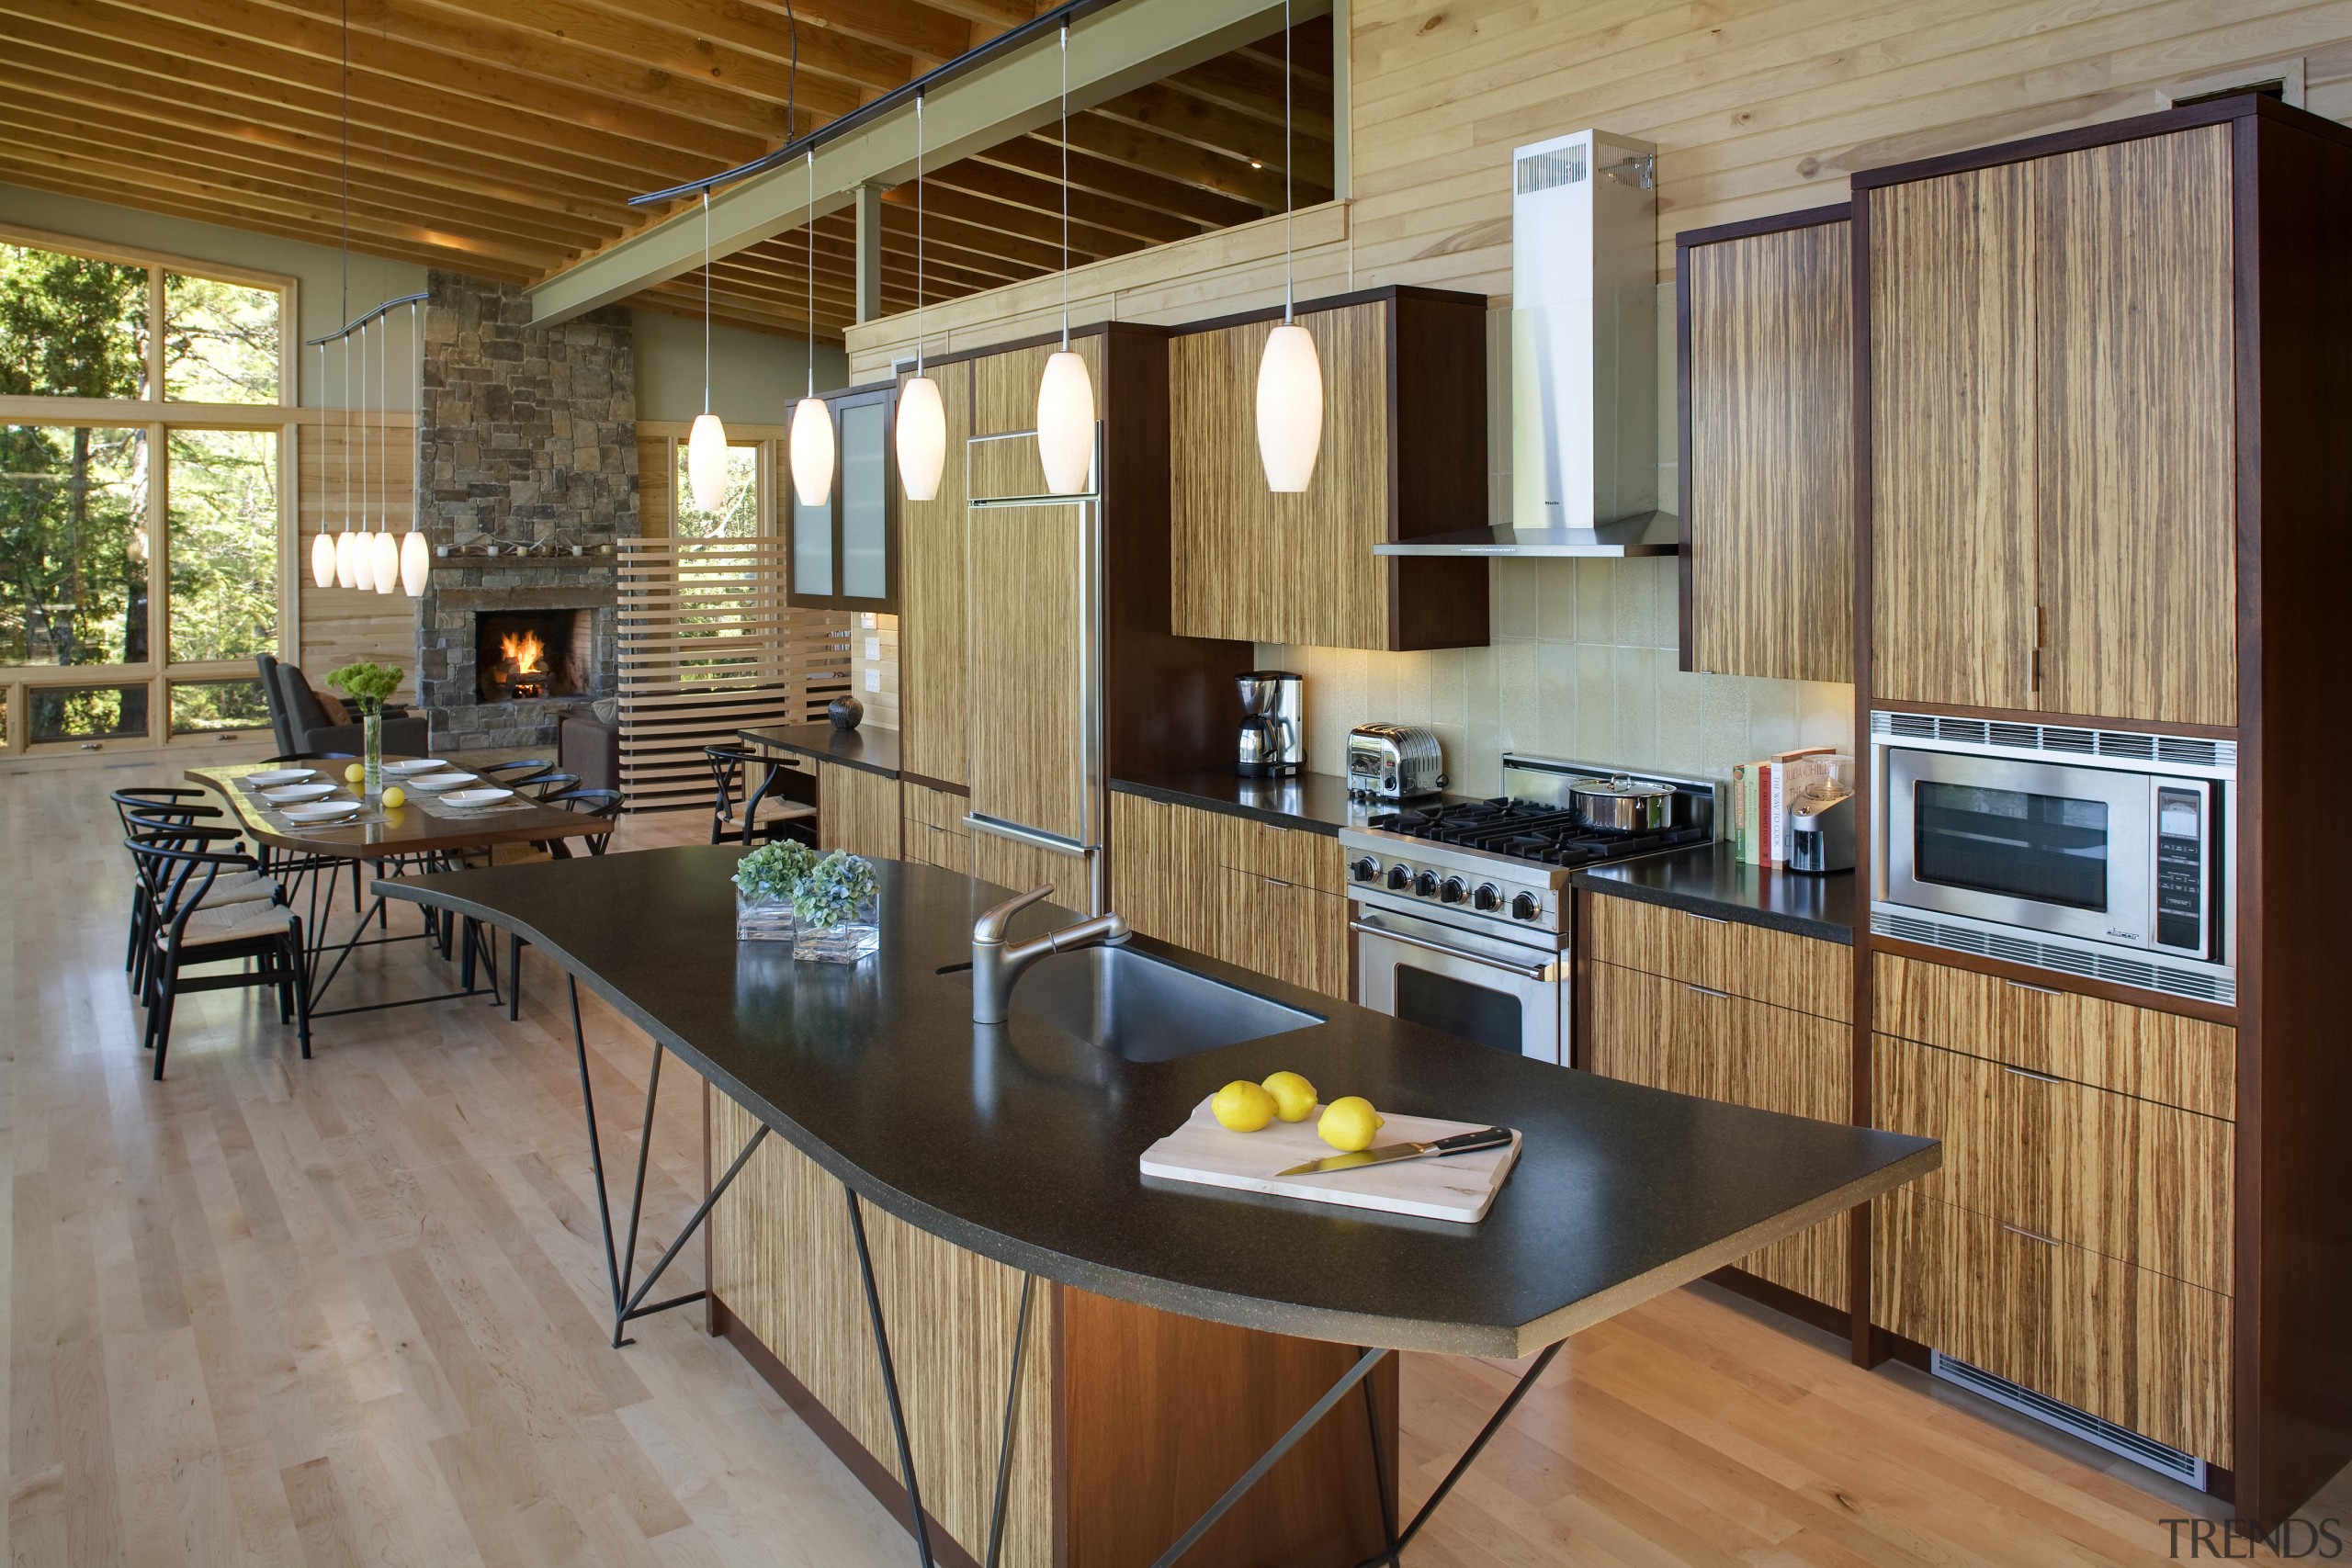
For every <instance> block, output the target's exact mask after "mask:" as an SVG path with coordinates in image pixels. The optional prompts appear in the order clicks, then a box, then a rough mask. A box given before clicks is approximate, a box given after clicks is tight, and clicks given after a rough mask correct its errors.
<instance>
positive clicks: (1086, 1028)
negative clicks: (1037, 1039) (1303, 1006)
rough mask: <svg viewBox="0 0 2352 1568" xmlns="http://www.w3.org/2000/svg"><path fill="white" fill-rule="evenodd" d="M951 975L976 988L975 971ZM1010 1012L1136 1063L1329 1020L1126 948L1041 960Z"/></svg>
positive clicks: (1027, 974) (1024, 979)
mask: <svg viewBox="0 0 2352 1568" xmlns="http://www.w3.org/2000/svg"><path fill="white" fill-rule="evenodd" d="M952 973H953V974H954V976H955V977H956V979H957V980H959V981H961V982H962V983H963V984H965V985H967V986H968V985H970V984H971V983H972V976H971V971H970V970H969V969H967V968H962V967H960V966H959V967H958V968H957V969H956V970H955V971H953V972H952ZM1012 1010H1013V1011H1014V1012H1017V1013H1020V1014H1022V1015H1023V1016H1024V1017H1027V1018H1034V1019H1035V1020H1036V1021H1038V1022H1040V1023H1043V1024H1046V1025H1047V1026H1049V1027H1051V1028H1054V1029H1058V1030H1060V1031H1061V1032H1063V1033H1064V1034H1070V1035H1075V1036H1077V1037H1078V1038H1079V1039H1080V1040H1083V1041H1085V1042H1087V1043H1089V1044H1091V1045H1096V1046H1100V1047H1101V1048H1102V1049H1103V1050H1105V1051H1108V1052H1110V1053H1112V1054H1113V1055H1117V1056H1123V1057H1125V1058H1126V1059H1127V1060H1128V1061H1130V1062H1172V1061H1174V1060H1175V1059H1176V1058H1177V1057H1179V1056H1190V1055H1193V1054H1194V1053H1196V1052H1200V1051H1214V1050H1216V1048H1217V1047H1218V1046H1220V1045H1238V1044H1239V1043H1241V1042H1242V1041H1244V1040H1261V1039H1263V1038H1265V1037H1266V1036H1267V1035H1269V1034H1282V1033H1284V1032H1288V1031H1290V1030H1294V1029H1305V1028H1306V1027H1307V1026H1308V1025H1309V1024H1315V1023H1320V1022H1322V1021H1323V1020H1322V1019H1321V1018H1319V1017H1318V1016H1317V1015H1316V1014H1314V1013H1311V1012H1304V1011H1301V1010H1299V1009H1297V1008H1294V1007H1284V1006H1283V1004H1282V1003H1280V1002H1270V1001H1268V1000H1267V999H1266V998H1263V997H1256V996H1252V995H1250V993H1249V992H1248V991H1244V990H1240V989H1238V988H1237V987H1232V986H1228V985H1226V984H1225V983H1223V982H1222V981H1218V980H1212V979H1210V978H1209V977H1208V976H1205V975H1195V974H1193V972H1192V971H1191V970H1189V969H1180V968H1178V967H1177V966H1176V965H1175V964H1168V963H1163V962H1162V961H1160V960H1159V959H1157V958H1153V957H1151V956H1149V955H1148V954H1146V953H1136V952H1133V951H1131V950H1129V949H1127V948H1125V947H1086V948H1080V949H1079V950H1078V951H1076V952H1074V953H1051V954H1049V955H1047V956H1046V957H1044V958H1041V959H1039V960H1037V961H1036V962H1035V964H1031V965H1030V966H1029V967H1028V969H1026V970H1025V971H1023V974H1022V976H1021V978H1020V980H1019V981H1018V982H1016V983H1015V984H1014V986H1013V987H1012Z"/></svg>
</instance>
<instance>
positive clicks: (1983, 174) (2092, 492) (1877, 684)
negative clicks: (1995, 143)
mask: <svg viewBox="0 0 2352 1568" xmlns="http://www.w3.org/2000/svg"><path fill="white" fill-rule="evenodd" d="M1853 184H1854V204H1853V225H1854V227H1853V246H1852V250H1853V257H1854V276H1855V290H1854V308H1855V318H1854V335H1855V345H1856V346H1855V357H1854V374H1855V385H1854V398H1855V403H1856V408H1857V416H1856V426H1855V428H1856V437H1857V441H1856V446H1857V450H1856V457H1855V472H1856V481H1857V482H1856V495H1855V502H1856V506H1857V512H1858V518H1857V525H1858V532H1859V542H1860V552H1859V558H1858V561H1857V566H1858V572H1857V584H1856V598H1855V606H1856V614H1855V625H1854V631H1855V644H1856V646H1855V675H1856V683H1857V707H1858V715H1857V718H1858V725H1859V726H1860V728H1862V730H1863V732H1864V733H1867V728H1868V725H1869V721H1870V715H1871V711H1872V710H1874V709H1875V710H1890V709H1892V710H1901V711H1905V712H1908V713H1913V714H1926V715H1936V716H1957V717H1958V718H1960V719H1962V720H1963V721H1973V720H1983V721H1985V722H1987V723H1991V724H1995V725H1998V724H2000V723H2003V722H2009V723H2028V724H2052V723H2054V724H2055V725H2056V726H2057V727H2058V728H2055V729H2052V730H2049V731H2044V732H2043V733H2045V734H2050V735H2056V736H2060V737H2062V738H2063V737H2068V736H2077V735H2079V736H2084V737H2093V736H2096V737H2098V738H2099V739H2096V740H2095V741H2094V742H2093V744H2094V745H2095V746H2097V747H2102V748H2103V747H2107V746H2109V744H2110V742H2109V740H2108V739H2105V738H2106V737H2109V736H2113V737H2116V738H2117V739H2116V741H2115V742H2114V744H2120V745H2129V744H2131V743H2132V738H2133V737H2134V736H2135V735H2147V734H2154V735H2159V736H2163V735H2169V736H2180V737H2189V738H2195V739H2197V740H2198V741H2199V743H2202V742H2203V741H2205V740H2211V741H2216V742H2223V743H2229V742H2233V743H2234V744H2235V747H2236V756H2237V779H2236V787H2235V795H2234V810H2235V812H2236V814H2237V824H2236V825H2237V841H2238V853H2239V865H2238V868H2237V874H2238V883H2237V898H2236V905H2235V908H2234V909H2233V910H2232V911H2229V912H2228V913H2229V915H2230V916H2231V917H2233V919H2234V922H2235V930H2236V933H2237V987H2236V1000H2235V1003H2234V1005H2231V1006H2223V1005H2218V1004H2215V1003H2211V1002H2198V1001H2190V1000H2185V999H2180V998H2170V997H2164V996H2159V995H2157V994H2155V993H2154V992H2150V991H2143V990H2139V989H2137V988H2134V987H2123V986H2120V985H2113V984H2103V983H2101V982H2098V981H2093V980H2086V979H2079V978H2076V977H2075V976H2064V975H2058V974H2054V973H2053V972H2052V971H2050V970H2047V969H2041V968H2028V967H2025V966H2023V965H2021V964H2012V963H2009V962H2007V961H2006V960H2004V959H2001V958H1998V957H1994V956H1990V955H1971V954H1962V953H1951V952H1946V951H1944V950H1942V949H1939V948H1932V947H1922V946H1918V945H1916V944H1913V943H1910V942H1901V941H1897V940H1895V939H1894V938H1892V937H1890V936H1884V935H1880V934H1876V933H1874V932H1871V931H1857V932H1856V933H1855V936H1856V953H1855V958H1856V963H1855V990H1856V998H1855V1000H1856V1007H1855V1010H1854V1030H1855V1061H1856V1064H1857V1069H1856V1078H1857V1081H1856V1089H1855V1100H1856V1111H1857V1113H1858V1115H1860V1116H1861V1117H1863V1118H1865V1119H1868V1120H1872V1121H1875V1122H1878V1123H1879V1124H1881V1125H1900V1126H1902V1127H1903V1128H1904V1129H1905V1130H1906V1131H1915V1132H1927V1133H1930V1134H1932V1135H1935V1136H1939V1137H1941V1138H1943V1139H1944V1140H1945V1147H1946V1156H1945V1169H1944V1171H1943V1173H1942V1174H1941V1175H1940V1176H1939V1178H1938V1179H1935V1180H1933V1181H1930V1182H1928V1183H1923V1184H1920V1185H1919V1186H1918V1187H1917V1188H1915V1189H1911V1190H1905V1192H1903V1193H1900V1194H1896V1195H1894V1197H1893V1198H1891V1199H1889V1200H1887V1201H1882V1202H1880V1203H1879V1204H1877V1205H1875V1207H1874V1210H1873V1212H1872V1213H1871V1219H1870V1224H1869V1225H1868V1226H1866V1227H1861V1228H1862V1229H1863V1230H1864V1232H1865V1233H1866V1235H1865V1239H1863V1240H1860V1241H1858V1243H1857V1248H1856V1255H1855V1256H1856V1270H1857V1278H1858V1280H1862V1279H1868V1280H1869V1281H1870V1284H1871V1307H1870V1314H1869V1322H1870V1324H1871V1325H1875V1333H1874V1334H1863V1333H1861V1331H1860V1326H1859V1325H1858V1338H1860V1339H1863V1340H1868V1341H1870V1342H1871V1343H1872V1344H1874V1345H1875V1346H1876V1347H1877V1348H1892V1349H1894V1350H1896V1351H1898V1352H1902V1353H1915V1352H1916V1351H1917V1350H1918V1349H1919V1348H1921V1347H1922V1346H1923V1345H1924V1344H1933V1345H1935V1346H1936V1347H1937V1348H1941V1349H1944V1350H1946V1351H1947V1352H1949V1353H1952V1354H1957V1355H1960V1356H1961V1357H1962V1359H1968V1360H1971V1361H1973V1362H1974V1363H1975V1364H1977V1365H1980V1366H1985V1367H1987V1368H1989V1369H1990V1370H1992V1371H1996V1372H1999V1373H2000V1374H2001V1375H2003V1376H2007V1377H2009V1378H2011V1379H2012V1380H2013V1381H2015V1382H2021V1383H2024V1384H2026V1385H2027V1386H2029V1387H2032V1388H2035V1389H2037V1390H2039V1391H2041V1392H2043V1393H2049V1394H2051V1395H2052V1396H2053V1397H2056V1398H2059V1399H2061V1400H2064V1401H2066V1402H2068V1403H2070V1404H2075V1405H2077V1406H2079V1407H2082V1408H2085V1409H2088V1410H2090V1411H2091V1412H2092V1413H2093V1414H2095V1415H2099V1416H2104V1417H2106V1418H2107V1419H2109V1420H2111V1421H2114V1422H2115V1423H2117V1424H2118V1425H2120V1426H2123V1427H2129V1428H2131V1429H2132V1430H2134V1431H2139V1432H2142V1433H2144V1434H2147V1435H2149V1436H2153V1437H2155V1438H2158V1439H2159V1440H2161V1441H2164V1442H2165V1443H2166V1444H2168V1445H2171V1446H2175V1447H2177V1448H2181V1449H2183V1450H2186V1451H2188V1452H2189V1453H2192V1454H2194V1455H2195V1456H2196V1457H2198V1458H2201V1459H2204V1460H2207V1461H2211V1464H2212V1465H2214V1466H2215V1467H2216V1468H2217V1469H2218V1470H2220V1471H2221V1472H2222V1474H2221V1475H2220V1476H2218V1477H2216V1478H2215V1479H2216V1483H2217V1484H2216V1490H2220V1491H2222V1492H2224V1493H2228V1494H2231V1495H2233V1496H2234V1499H2235V1502H2236V1506H2237V1511H2238V1513H2239V1515H2240V1516H2241V1517H2246V1518H2250V1519H2255V1520H2264V1521H2273V1520H2277V1519H2278V1518H2280V1517H2284V1516H2285V1515H2286V1514H2287V1513H2289V1512H2290V1511H2291V1510H2292V1509H2293V1508H2294V1507H2295V1506H2298V1505H2300V1504H2301V1503H2302V1502H2304V1501H2305V1500H2306V1499H2308V1498H2309V1497H2310V1496H2311V1495H2312V1493H2313V1491H2315V1490H2316V1489H2317V1487H2318V1486H2319V1485H2320V1484H2322V1483H2324V1482H2325V1481H2326V1480H2328V1479H2329V1478H2330V1477H2332V1476H2333V1475H2334V1474H2335V1472H2337V1471H2338V1470H2340V1469H2341V1468H2342V1467H2343V1466H2344V1464H2345V1463H2346V1461H2347V1460H2352V1314H2347V1313H2346V1310H2345V1304H2344V1303H2346V1301H2347V1300H2352V1196H2347V1195H2352V1137H2347V1136H2346V1134H2345V1132H2344V1129H2343V1127H2342V1126H2341V1125H2340V1122H2342V1121H2343V1119H2344V1118H2345V1117H2346V1114H2347V1112H2352V1039H2347V1037H2346V1020H2347V1019H2352V964H2346V961H2345V955H2344V953H2343V951H2342V946H2343V944H2342V941H2341V938H2340V936H2339V934H2338V933H2339V932H2340V931H2341V930H2342V927H2343V918H2342V911H2343V909H2344V908H2345V887H2346V882H2345V879H2344V877H2343V876H2342V874H2340V871H2339V870H2338V861H2337V857H2335V855H2334V854H2333V853H2331V852H2328V847H2327V845H2326V843H2325V839H2324V835H2325V834H2327V832H2328V829H2329V828H2330V826H2332V824H2333V821H2334V819H2335V816H2336V813H2335V810H2334V807H2335V796H2336V795H2339V794H2340V790H2341V786H2340V783H2339V781H2341V780H2342V779H2343V778H2345V777H2346V775H2347V771H2352V702H2347V700H2346V680H2345V678H2344V673H2343V671H2344V669H2345V665H2344V661H2343V659H2342V653H2341V637H2340V635H2339V633H2338V626H2340V624H2341V621H2342V619H2343V614H2344V613H2343V610H2342V606H2341V598H2342V585H2343V584H2345V583H2346V582H2347V581H2352V442H2347V441H2346V438H2345V435H2344V432H2345V431H2346V429H2347V427H2352V130H2346V129H2345V128H2344V127H2342V126H2339V125H2337V124H2335V122H2333V121H2329V120H2325V119H2322V118H2318V117H2317V116H2313V115H2310V114H2306V113H2304V112H2302V111H2301V110H2299V109H2294V108H2290V107H2285V106H2283V105H2280V104H2278V103H2276V102H2274V101H2271V100H2268V99H2265V98H2260V97H2256V96H2251V95H2249V96H2241V97H2235V98H2231V99H2225V100H2222V101H2219V102H2215V103H2209V104H2201V105H2196V106H2192V107H2186V108H2180V109H2176V110H2173V111H2170V112H2167V113H2165V114H2159V115H2153V116H2147V117H2144V118H2137V119H2131V120H2125V121H2120V122H2118V123H2114V124H2109V125H2103V126H2097V127H2092V128H2089V129H2086V130H2079V131H2070V132H2066V133H2064V134H2061V135H2056V136H2050V137H2043V138H2039V139H2037V140H2034V141H2024V142H2018V143H2013V144H2010V145H2007V146H2002V147H1995V148H1987V149H1983V150H1980V151H1976V152H1966V153H1957V154H1953V155H1951V156H1948V157H1943V158H1938V159H1933V160H1929V161H1928V162H1925V163H1920V164H1908V165H1904V166H1900V167H1895V168H1889V169H1881V170H1872V171H1868V172H1866V173H1863V174H1860V175H1856V176H1855V179H1854V182H1853ZM2055 743H2056V742H2052V744H2055ZM2066 743H2067V744H2072V742H2071V741H2068V742H2066ZM2083 760H2086V761H2088V760H2091V759H2087V758H2086V759H2083ZM1869 798H1870V794H1869V792H1868V791H1867V790H1866V791H1865V792H1864V799H1865V800H1868V799H1869ZM1859 837H1860V840H1861V846H1860V847H1861V852H1862V853H1861V863H1860V866H1859V868H1858V869H1859V874H1860V877H1861V878H1863V879H1864V886H1870V879H1871V876H1872V874H1873V866H1872V864H1871V831H1870V825H1869V824H1868V823H1867V822H1865V823H1864V824H1863V828H1862V831H1861V832H1860V835H1859Z"/></svg>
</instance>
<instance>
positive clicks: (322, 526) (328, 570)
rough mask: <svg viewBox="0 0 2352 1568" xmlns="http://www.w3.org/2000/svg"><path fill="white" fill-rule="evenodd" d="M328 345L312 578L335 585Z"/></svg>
mask: <svg viewBox="0 0 2352 1568" xmlns="http://www.w3.org/2000/svg"><path fill="white" fill-rule="evenodd" d="M326 397H327V345H326V344H324V343H322V344H319V402H320V408H319V535H318V537H317V538H315V539H312V540H311V581H313V582H315V583H317V584H318V585H319V586H320V587H322V588H333V587H334V535H333V534H332V533H330V532H329V531H328V530H327V454H326V437H327V412H326V408H325V403H326Z"/></svg>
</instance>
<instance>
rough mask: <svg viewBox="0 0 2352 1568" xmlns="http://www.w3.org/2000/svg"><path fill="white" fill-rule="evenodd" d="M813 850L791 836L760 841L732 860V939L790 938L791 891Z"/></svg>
mask: <svg viewBox="0 0 2352 1568" xmlns="http://www.w3.org/2000/svg"><path fill="white" fill-rule="evenodd" d="M816 863H817V852H816V851H814V850H812V849H810V848H809V846H808V845H806V844H803V843H799V842H797V841H796V840H791V839H779V840H776V841H775V843H773V844H763V845H761V846H760V847H759V848H758V849H756V850H753V851H752V852H751V853H750V854H747V855H745V856H744V857H743V858H742V859H741V860H740V861H737V862H736V863H735V874H734V876H733V878H732V879H731V880H732V881H733V882H734V884H735V940H737V941H738V942H790V941H791V940H792V936H793V930H794V926H795V921H794V919H793V914H792V895H793V892H794V890H795V889H796V888H797V887H798V886H800V879H801V878H802V877H804V876H806V875H808V874H809V867H810V866H813V865H815V864H816Z"/></svg>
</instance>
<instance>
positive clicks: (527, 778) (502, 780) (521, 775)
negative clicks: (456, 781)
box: [466, 757, 555, 789]
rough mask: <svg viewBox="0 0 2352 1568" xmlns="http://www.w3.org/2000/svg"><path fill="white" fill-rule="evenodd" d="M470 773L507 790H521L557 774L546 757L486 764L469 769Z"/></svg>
mask: <svg viewBox="0 0 2352 1568" xmlns="http://www.w3.org/2000/svg"><path fill="white" fill-rule="evenodd" d="M466 771H467V772H469V773H479V774H481V776H482V777H483V778H486V779H488V780H489V781H490V782H491V783H492V784H497V785H500V786H501V787H503V788H505V789H521V788H522V787H523V786H524V785H525V784H531V783H534V782H536V781H537V780H538V779H539V778H540V777H542V776H543V775H545V774H548V773H553V772H555V764H554V763H553V762H550V761H548V760H547V759H546V758H545V757H510V758H508V759H507V760H506V761H503V762H484V763H483V764H482V765H481V766H480V767H478V768H475V767H469V768H468V769H467V770H466Z"/></svg>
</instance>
